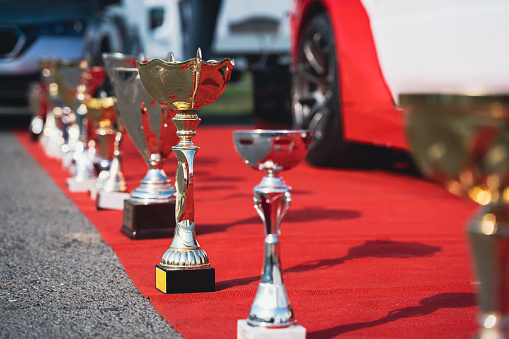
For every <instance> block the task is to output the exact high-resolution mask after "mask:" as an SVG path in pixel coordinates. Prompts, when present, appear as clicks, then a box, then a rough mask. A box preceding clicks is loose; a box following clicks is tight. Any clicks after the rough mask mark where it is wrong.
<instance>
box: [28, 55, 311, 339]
mask: <svg viewBox="0 0 509 339" xmlns="http://www.w3.org/2000/svg"><path fill="white" fill-rule="evenodd" d="M103 60H104V67H99V66H94V67H92V66H90V65H89V64H88V63H87V62H84V61H80V62H75V63H73V62H67V61H63V60H44V61H42V62H41V66H42V67H41V68H42V73H43V78H44V83H43V84H42V85H43V87H42V85H41V86H40V88H43V90H41V89H40V88H38V90H39V91H42V92H44V91H45V93H46V95H44V96H43V97H44V102H43V101H42V100H41V99H40V97H39V96H40V93H35V90H34V95H33V97H34V98H33V102H35V103H36V104H35V105H34V106H39V107H41V106H42V104H43V103H44V104H45V105H46V108H45V109H46V113H45V116H44V117H42V116H41V115H40V114H39V115H38V118H39V119H41V120H44V127H43V133H42V138H41V142H42V143H43V145H44V147H45V149H46V151H47V153H48V155H49V156H53V157H60V158H62V162H63V164H64V166H65V167H67V168H69V169H72V171H73V176H72V177H71V178H69V179H68V188H69V190H70V191H74V192H80V191H90V193H91V197H92V198H95V199H96V206H97V207H98V208H113V209H123V222H122V227H121V231H122V233H123V234H125V235H126V236H128V237H129V238H131V239H146V238H158V237H169V236H170V235H171V232H172V231H173V232H174V234H173V240H172V242H171V244H170V247H169V249H168V250H167V251H166V252H165V253H164V254H163V256H162V259H161V261H160V263H159V264H157V265H156V267H155V285H156V288H157V289H158V290H160V291H162V292H164V293H191V292H193V293H196V292H213V291H215V270H214V268H212V266H211V263H210V260H209V258H208V256H207V253H206V252H205V251H204V250H203V249H202V248H201V247H200V245H199V243H198V240H197V238H196V234H195V227H196V226H195V220H194V157H195V154H196V152H197V151H198V150H199V147H197V146H195V145H194V144H193V141H192V139H193V137H194V136H195V135H196V128H197V126H198V124H199V123H200V118H199V117H198V115H197V114H196V113H195V112H194V110H198V109H200V108H202V107H203V106H205V105H208V104H212V103H214V102H215V101H216V99H217V98H218V97H219V96H220V95H221V94H222V93H223V91H224V90H225V88H226V86H227V84H228V82H229V79H230V75H231V72H232V69H233V66H234V62H233V61H232V60H230V59H224V60H222V61H219V62H217V61H204V60H203V59H202V57H201V51H200V50H199V49H198V53H197V56H196V58H193V59H190V60H188V61H185V62H177V61H175V59H174V57H173V54H169V56H168V60H166V61H165V60H160V59H153V60H145V59H143V57H141V56H140V57H136V56H129V55H123V54H119V53H108V54H104V55H103ZM106 75H107V77H108V78H107V79H106ZM108 81H109V82H110V83H111V84H112V85H113V86H110V87H112V88H108V86H107V85H105V83H106V82H108ZM108 90H109V91H108ZM37 100H39V105H37ZM43 109H44V108H41V109H38V110H37V112H39V111H41V110H43ZM34 121H36V119H34ZM33 125H34V126H35V124H33ZM124 131H125V132H127V134H128V135H129V137H130V139H131V140H132V141H133V143H134V145H135V146H136V148H137V149H138V151H139V152H140V153H141V155H142V156H143V158H144V159H145V161H146V163H147V166H148V171H147V174H146V175H145V177H144V178H143V179H142V180H141V185H140V186H139V187H137V188H136V189H134V190H132V191H131V193H130V194H128V193H126V192H127V187H126V184H125V180H124V178H123V174H122V170H121V169H122V163H121V156H120V154H121V153H120V145H121V140H122V137H123V132H124ZM310 141H311V133H310V132H308V131H301V130H298V131H279V130H253V131H236V132H234V144H235V149H236V150H237V152H238V154H239V155H240V156H241V157H242V159H243V160H244V161H245V163H246V164H247V165H248V166H250V167H251V168H253V169H256V170H260V171H263V172H265V176H264V177H263V179H262V181H261V183H260V184H259V185H258V186H256V187H255V189H254V202H255V208H256V210H257V211H258V213H259V215H260V217H261V218H262V220H263V223H264V225H265V236H266V237H265V255H264V265H263V271H262V277H261V282H260V284H259V287H258V292H257V294H256V297H255V300H254V303H253V305H252V307H251V311H250V312H249V317H248V319H247V320H239V323H238V336H239V337H242V338H258V337H260V338H272V337H274V338H276V337H277V338H282V337H285V336H287V337H292V338H304V337H305V332H306V331H305V329H304V328H303V327H302V326H300V325H298V324H297V322H296V320H295V317H294V313H293V309H292V307H291V304H290V301H289V298H288V295H287V292H286V288H285V285H284V283H283V278H282V270H281V262H280V248H279V246H280V245H279V224H280V221H281V219H282V218H283V216H284V215H285V214H286V212H287V211H288V209H289V207H290V202H291V195H290V190H291V188H290V187H289V186H287V185H286V184H285V182H284V181H283V179H282V178H281V177H280V176H279V174H278V173H279V172H280V171H282V170H288V169H290V168H292V167H294V166H296V165H297V164H298V163H299V162H301V161H302V160H303V159H304V157H305V155H306V153H307V151H308V149H309V144H310ZM171 151H173V152H174V153H175V156H176V158H177V161H178V164H177V169H176V175H175V186H173V185H172V183H171V180H170V179H169V178H168V176H167V175H166V173H165V172H164V170H163V164H164V161H165V159H166V158H167V157H168V156H169V155H170V153H171Z"/></svg>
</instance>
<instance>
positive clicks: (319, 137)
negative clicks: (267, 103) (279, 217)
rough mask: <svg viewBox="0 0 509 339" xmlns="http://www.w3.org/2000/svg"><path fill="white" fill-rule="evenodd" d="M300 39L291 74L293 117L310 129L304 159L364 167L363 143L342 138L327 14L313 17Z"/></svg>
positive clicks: (298, 124) (317, 163) (319, 163)
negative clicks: (309, 139) (308, 146)
mask: <svg viewBox="0 0 509 339" xmlns="http://www.w3.org/2000/svg"><path fill="white" fill-rule="evenodd" d="M303 32H304V33H303V34H302V36H301V39H300V41H299V45H298V46H299V49H298V55H297V64H296V69H295V73H294V77H293V84H292V86H293V89H292V93H293V94H292V106H293V107H292V118H293V126H294V128H297V129H308V130H312V131H313V141H312V142H311V146H310V150H309V153H308V155H307V158H306V159H307V161H308V162H309V163H310V164H312V165H315V166H334V167H366V166H368V164H367V163H366V161H369V160H370V159H369V157H367V156H365V154H366V153H365V152H364V151H367V148H371V147H370V146H366V145H359V144H354V143H349V142H346V141H344V139H343V124H342V117H341V100H340V87H339V80H338V79H339V68H338V65H337V63H336V60H337V59H336V42H335V39H334V33H333V31H332V27H331V23H330V20H329V18H328V16H327V15H326V14H319V15H316V16H315V17H313V18H312V19H311V20H310V21H309V24H308V25H307V26H306V27H305V28H304V31H303Z"/></svg>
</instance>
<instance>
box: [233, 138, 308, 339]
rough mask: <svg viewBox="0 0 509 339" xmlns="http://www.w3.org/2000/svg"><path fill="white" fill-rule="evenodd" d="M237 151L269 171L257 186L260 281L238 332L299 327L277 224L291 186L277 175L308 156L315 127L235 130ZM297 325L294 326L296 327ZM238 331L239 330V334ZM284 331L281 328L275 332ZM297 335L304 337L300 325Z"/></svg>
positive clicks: (287, 203) (286, 206)
mask: <svg viewBox="0 0 509 339" xmlns="http://www.w3.org/2000/svg"><path fill="white" fill-rule="evenodd" d="M233 141H234V145H235V150H236V151H237V153H238V154H239V155H240V157H241V158H242V159H243V160H244V162H245V163H246V165H248V166H249V167H251V168H252V169H254V170H259V171H262V172H265V176H264V177H263V179H262V181H261V182H260V184H258V186H256V187H255V188H254V197H253V200H254V204H255V209H256V211H257V212H258V214H259V215H260V217H261V219H262V221H263V223H264V226H265V255H264V264H263V270H262V276H261V281H260V284H259V285H258V291H257V293H256V297H255V299H254V302H253V305H252V306H251V310H250V312H249V317H248V319H247V322H246V321H245V320H239V325H238V326H239V331H240V332H245V331H256V330H254V329H252V328H250V327H246V323H247V324H248V325H250V326H251V327H255V328H257V327H261V328H274V329H278V330H277V331H281V329H283V328H289V327H293V326H296V324H297V321H296V320H295V318H294V313H293V309H292V306H291V304H290V300H289V298H288V294H287V292H286V287H285V285H284V283H283V274H282V270H281V260H280V243H279V238H278V237H279V234H280V231H279V224H280V222H281V220H282V219H283V217H284V215H285V214H286V212H287V211H288V209H289V208H290V203H291V194H290V191H291V187H289V186H287V185H286V184H285V182H284V181H283V179H282V178H281V177H280V176H279V172H280V171H284V170H289V169H291V168H293V167H295V166H297V165H298V164H299V163H300V162H301V161H302V160H303V159H304V157H305V156H306V154H307V152H308V150H309V145H310V143H311V132H309V131H304V130H247V131H234V132H233ZM296 328H297V327H294V328H292V330H296ZM240 332H239V333H240ZM274 333H276V334H278V333H279V334H281V332H274ZM295 336H296V337H304V336H305V329H304V328H303V327H301V326H298V330H297V333H295Z"/></svg>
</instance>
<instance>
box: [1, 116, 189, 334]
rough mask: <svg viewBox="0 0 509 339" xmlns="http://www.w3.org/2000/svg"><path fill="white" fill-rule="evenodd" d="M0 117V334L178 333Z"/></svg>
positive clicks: (17, 122) (15, 122)
mask: <svg viewBox="0 0 509 339" xmlns="http://www.w3.org/2000/svg"><path fill="white" fill-rule="evenodd" d="M13 126H14V127H16V126H17V127H20V126H25V121H24V120H19V119H13V120H12V119H9V120H6V119H0V232H1V234H0V319H1V320H0V338H182V336H181V335H180V334H179V333H178V332H176V331H175V330H174V329H173V328H172V327H171V326H170V325H169V324H168V322H167V321H166V320H165V319H164V318H163V317H162V316H161V315H160V314H159V313H158V312H157V311H156V310H155V309H154V308H153V307H152V304H151V303H150V301H149V300H148V299H145V298H144V297H143V296H142V295H141V294H140V293H139V291H138V290H137V289H136V287H135V286H134V285H133V283H132V282H131V280H130V279H129V277H128V276H127V274H126V272H125V271H124V268H123V266H122V265H121V264H120V262H119V260H118V258H117V256H116V255H115V253H114V252H113V250H112V249H111V248H110V246H109V245H107V244H106V243H105V242H104V241H103V239H102V237H101V235H100V234H99V233H98V232H97V230H96V229H95V228H94V226H93V225H92V224H91V223H90V222H89V221H88V220H87V219H86V218H85V216H84V215H83V214H82V213H81V212H80V211H79V210H78V209H77V208H76V206H74V204H73V203H72V202H70V201H69V200H68V199H67V197H66V196H65V195H64V194H63V192H62V191H60V190H59V189H58V188H57V186H56V185H55V184H54V183H53V181H52V180H51V179H50V178H49V177H48V175H47V174H46V173H45V172H44V171H43V170H41V169H40V168H39V167H38V166H37V164H36V163H35V162H34V161H33V159H32V158H31V157H30V156H29V155H28V154H27V153H26V151H25V150H24V148H23V147H22V146H21V145H20V144H19V143H18V142H17V140H16V139H15V137H14V135H13V134H12V133H10V132H8V129H10V128H12V127H13Z"/></svg>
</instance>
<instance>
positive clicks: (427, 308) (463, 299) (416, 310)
mask: <svg viewBox="0 0 509 339" xmlns="http://www.w3.org/2000/svg"><path fill="white" fill-rule="evenodd" d="M476 305H477V303H476V300H475V293H466V292H453V293H440V294H437V295H434V296H431V297H426V298H424V299H421V300H420V301H419V306H409V307H404V308H399V309H396V310H393V311H390V312H389V313H388V314H387V315H386V316H385V317H383V318H380V319H376V320H372V321H366V322H360V323H354V324H344V325H339V326H335V327H332V328H328V329H325V330H320V331H314V332H309V333H308V334H307V338H309V339H314V338H316V339H318V338H332V337H336V336H338V335H341V334H345V333H348V332H353V331H356V330H361V329H365V328H370V327H375V326H379V325H383V324H386V323H389V322H393V321H397V320H400V319H405V318H414V317H422V316H425V315H428V314H431V313H433V312H436V311H438V310H440V309H443V308H465V307H474V306H476Z"/></svg>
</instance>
